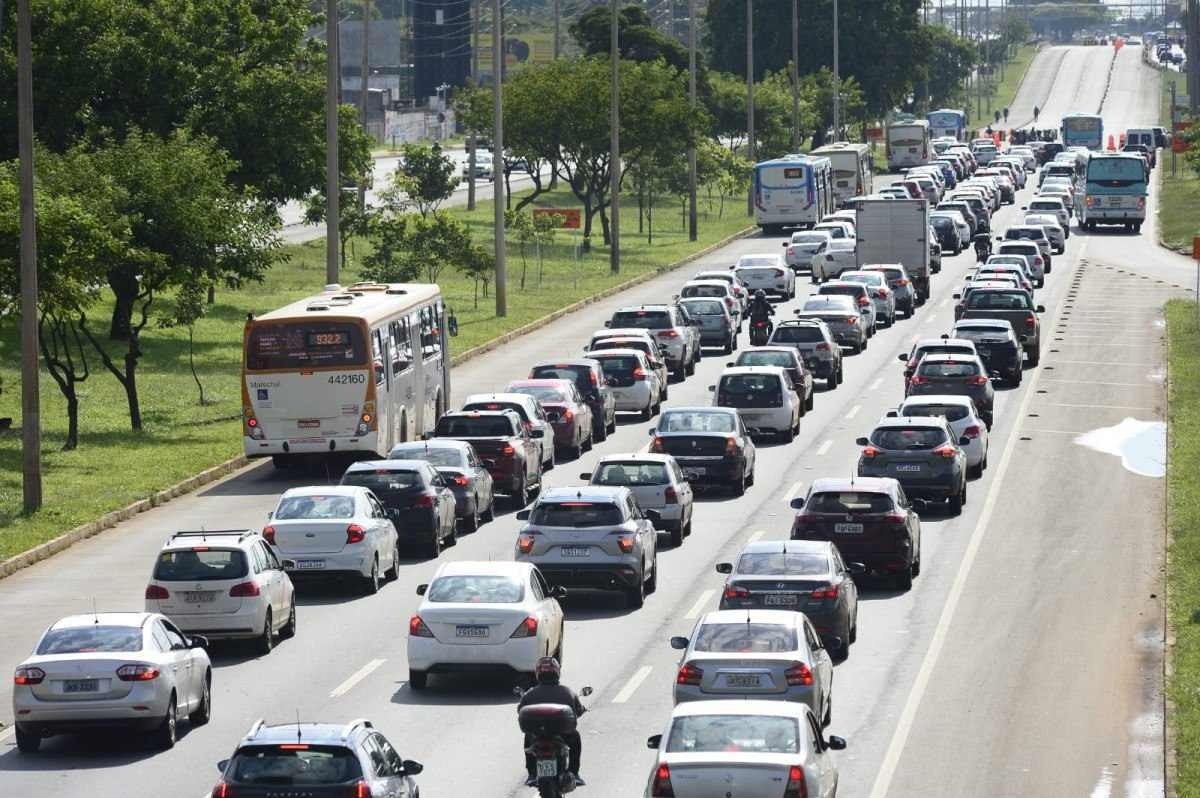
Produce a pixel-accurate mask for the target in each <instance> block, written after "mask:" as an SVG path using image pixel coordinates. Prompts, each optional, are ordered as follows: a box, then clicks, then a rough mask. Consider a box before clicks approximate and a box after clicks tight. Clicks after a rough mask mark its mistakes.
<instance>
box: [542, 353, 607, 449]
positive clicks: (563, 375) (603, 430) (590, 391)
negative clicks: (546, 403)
mask: <svg viewBox="0 0 1200 798" xmlns="http://www.w3.org/2000/svg"><path fill="white" fill-rule="evenodd" d="M529 379H531V380H570V381H571V382H573V383H575V390H577V391H579V395H580V396H581V397H583V401H584V403H585V404H586V405H587V406H588V407H589V408H591V411H592V440H593V441H595V442H596V443H600V442H601V441H606V440H608V433H609V432H615V431H616V429H617V410H616V402H615V401H614V400H613V396H612V391H610V390H609V387H608V380H606V379H605V374H604V369H603V368H601V367H600V364H599V363H597V362H596V361H595V360H593V359H592V358H587V357H582V358H560V359H558V360H544V361H542V362H540V363H534V364H533V365H532V366H531V367H530V368H529Z"/></svg>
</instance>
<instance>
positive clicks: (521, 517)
mask: <svg viewBox="0 0 1200 798" xmlns="http://www.w3.org/2000/svg"><path fill="white" fill-rule="evenodd" d="M517 520H518V521H528V520H529V511H528V510H518V511H517Z"/></svg>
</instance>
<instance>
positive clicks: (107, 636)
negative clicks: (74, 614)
mask: <svg viewBox="0 0 1200 798" xmlns="http://www.w3.org/2000/svg"><path fill="white" fill-rule="evenodd" d="M141 650H142V628H141V627H140V626H108V625H98V624H89V625H87V626H70V627H67V628H65V629H51V630H50V631H49V632H46V635H45V636H44V637H43V638H42V641H41V642H40V643H38V647H37V653H38V655H46V654H91V653H104V652H116V651H121V652H126V651H128V652H132V651H141Z"/></svg>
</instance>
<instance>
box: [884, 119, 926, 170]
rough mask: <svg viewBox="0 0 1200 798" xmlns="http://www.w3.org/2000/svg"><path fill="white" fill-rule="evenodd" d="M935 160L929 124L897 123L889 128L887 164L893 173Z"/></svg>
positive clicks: (919, 122)
mask: <svg viewBox="0 0 1200 798" xmlns="http://www.w3.org/2000/svg"><path fill="white" fill-rule="evenodd" d="M932 160H933V148H932V147H931V146H930V137H929V122H927V121H925V120H924V119H917V120H915V121H912V122H896V123H894V124H891V125H888V128H887V162H888V169H890V170H892V171H893V172H895V171H897V170H900V169H905V168H908V167H910V166H920V165H921V164H926V163H929V162H930V161H932Z"/></svg>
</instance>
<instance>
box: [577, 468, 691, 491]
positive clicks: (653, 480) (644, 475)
mask: <svg viewBox="0 0 1200 798" xmlns="http://www.w3.org/2000/svg"><path fill="white" fill-rule="evenodd" d="M592 484H593V485H628V486H629V487H635V488H636V487H644V486H647V485H669V484H671V476H670V474H669V473H668V472H667V466H666V464H664V463H642V462H621V463H611V462H610V463H602V464H601V465H600V467H599V468H598V469H596V473H595V474H594V475H593V476H592Z"/></svg>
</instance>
